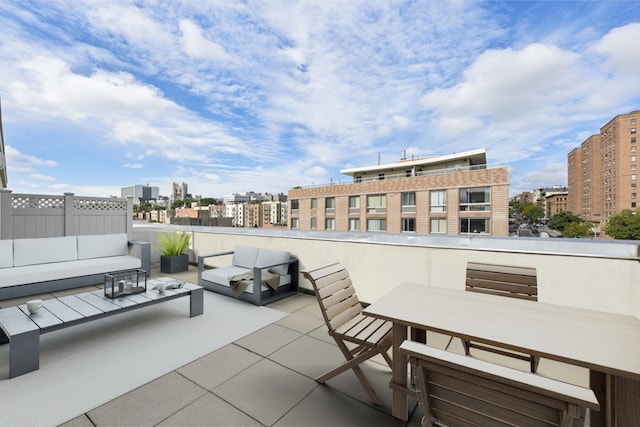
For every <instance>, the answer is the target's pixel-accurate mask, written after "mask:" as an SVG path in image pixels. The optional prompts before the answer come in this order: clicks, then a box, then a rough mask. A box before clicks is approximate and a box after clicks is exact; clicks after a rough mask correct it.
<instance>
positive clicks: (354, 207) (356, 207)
mask: <svg viewBox="0 0 640 427" xmlns="http://www.w3.org/2000/svg"><path fill="white" fill-rule="evenodd" d="M349 213H360V196H349Z"/></svg>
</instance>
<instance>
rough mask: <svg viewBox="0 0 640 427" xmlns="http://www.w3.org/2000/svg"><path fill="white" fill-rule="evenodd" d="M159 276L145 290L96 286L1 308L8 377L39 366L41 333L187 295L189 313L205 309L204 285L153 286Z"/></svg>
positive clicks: (0, 318) (199, 312)
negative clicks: (121, 292)
mask: <svg viewBox="0 0 640 427" xmlns="http://www.w3.org/2000/svg"><path fill="white" fill-rule="evenodd" d="M158 280H162V279H155V280H149V281H147V285H148V289H147V291H146V292H142V293H138V294H132V295H126V296H124V297H121V298H115V299H110V298H106V297H105V296H104V291H103V290H102V289H98V290H95V291H91V292H83V293H79V294H75V295H69V296H64V297H60V298H53V299H48V300H44V301H43V302H42V308H40V310H39V311H38V312H37V313H35V314H29V311H28V310H27V306H26V304H24V305H20V306H16V307H7V308H3V309H0V328H1V329H2V331H3V332H4V334H5V335H6V337H7V338H8V339H9V346H10V347H9V377H10V378H14V377H17V376H19V375H22V374H26V373H28V372H31V371H35V370H37V369H39V368H40V335H42V334H45V333H47V332H52V331H56V330H58V329H64V328H67V327H70V326H74V325H79V324H81V323H86V322H91V321H93V320H97V319H101V318H103V317H108V316H113V315H116V314H120V313H125V312H127V311H131V310H137V309H139V308H143V307H148V306H150V305H154V304H160V303H163V302H166V301H170V300H173V299H176V298H181V297H186V296H189V297H190V311H189V316H190V317H194V316H198V315H200V314H202V313H203V311H204V302H203V300H204V288H203V287H202V286H198V285H194V284H192V283H187V282H185V283H184V284H183V285H182V287H181V288H178V289H167V290H166V291H165V293H164V294H161V293H159V292H158V291H157V290H154V289H153V287H154V286H155V285H156V283H157V281H158Z"/></svg>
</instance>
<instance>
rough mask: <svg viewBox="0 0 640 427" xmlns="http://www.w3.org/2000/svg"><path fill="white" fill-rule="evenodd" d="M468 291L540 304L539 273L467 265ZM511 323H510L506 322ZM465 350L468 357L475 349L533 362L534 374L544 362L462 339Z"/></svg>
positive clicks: (506, 266) (504, 267) (476, 264)
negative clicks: (538, 302) (537, 274)
mask: <svg viewBox="0 0 640 427" xmlns="http://www.w3.org/2000/svg"><path fill="white" fill-rule="evenodd" d="M465 289H466V290H467V291H469V292H479V293H484V294H489V295H496V296H502V297H509V298H519V299H526V300H529V301H537V300H538V281H537V276H536V269H535V268H530V267H517V266H510V265H497V264H482V263H477V262H468V263H467V272H466V283H465ZM504 321H505V322H508V321H509V319H504ZM462 346H463V347H464V352H465V354H466V355H467V356H469V355H470V354H471V349H472V348H477V349H479V350H484V351H489V352H491V353H495V354H500V355H502V356H508V357H512V358H515V359H520V360H525V361H527V362H529V366H530V370H531V372H533V373H535V372H536V371H537V370H538V364H539V363H540V358H539V357H538V356H534V355H528V354H522V353H517V352H513V351H507V350H504V349H501V348H498V347H494V346H488V345H483V344H480V343H475V342H473V341H470V340H467V339H462Z"/></svg>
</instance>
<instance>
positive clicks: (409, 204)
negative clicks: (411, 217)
mask: <svg viewBox="0 0 640 427" xmlns="http://www.w3.org/2000/svg"><path fill="white" fill-rule="evenodd" d="M415 211H416V192H415V191H409V192H406V193H402V212H403V213H415Z"/></svg>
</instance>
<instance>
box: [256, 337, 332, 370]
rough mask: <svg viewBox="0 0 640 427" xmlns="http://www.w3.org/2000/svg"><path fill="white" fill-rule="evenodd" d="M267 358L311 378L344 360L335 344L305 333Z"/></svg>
mask: <svg viewBox="0 0 640 427" xmlns="http://www.w3.org/2000/svg"><path fill="white" fill-rule="evenodd" d="M269 359H271V360H273V361H274V362H277V363H279V364H281V365H282V366H286V367H288V368H289V369H293V370H294V371H296V372H298V373H300V374H302V375H306V376H308V377H309V378H312V379H313V378H316V377H319V376H320V375H322V374H324V373H325V372H327V371H330V370H331V369H333V368H335V367H337V366H339V365H341V364H342V363H343V362H344V361H345V358H344V356H343V354H342V353H341V352H340V349H338V347H337V346H336V345H332V344H328V343H326V342H324V341H321V340H317V339H315V338H312V337H309V336H307V335H303V336H301V337H300V338H299V339H297V340H295V341H293V342H292V343H290V344H287V345H286V346H284V347H283V348H281V349H280V350H278V351H276V352H275V353H273V354H272V355H270V356H269Z"/></svg>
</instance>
